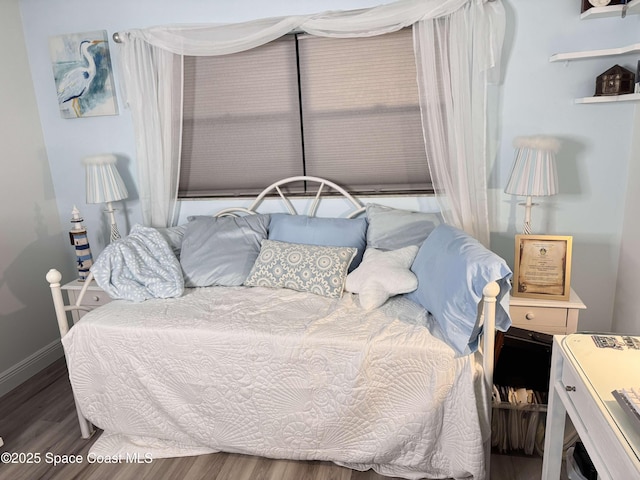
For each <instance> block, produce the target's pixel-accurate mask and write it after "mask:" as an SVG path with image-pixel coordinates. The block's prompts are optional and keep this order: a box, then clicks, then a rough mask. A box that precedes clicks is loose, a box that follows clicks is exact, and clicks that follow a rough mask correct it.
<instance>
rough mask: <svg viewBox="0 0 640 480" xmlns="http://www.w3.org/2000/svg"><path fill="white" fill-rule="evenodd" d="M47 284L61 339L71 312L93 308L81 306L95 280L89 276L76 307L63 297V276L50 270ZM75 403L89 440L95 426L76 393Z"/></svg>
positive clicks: (85, 435)
mask: <svg viewBox="0 0 640 480" xmlns="http://www.w3.org/2000/svg"><path fill="white" fill-rule="evenodd" d="M46 278H47V282H49V287H51V297H52V298H53V308H54V309H55V312H56V319H57V320H58V328H59V329H60V338H62V337H64V336H65V335H66V334H67V332H68V331H69V328H70V325H69V318H68V316H67V312H71V311H73V310H78V311H89V310H91V309H92V307H88V306H83V305H81V303H82V299H83V298H84V294H85V291H86V288H87V287H88V285H89V283H90V282H91V279H92V278H93V276H92V274H89V276H88V278H87V282H86V284H85V286H84V287H83V288H82V290H81V291H80V295H79V296H78V301H77V302H76V303H75V304H74V305H65V302H64V297H63V295H62V286H61V284H60V282H61V281H62V274H61V273H60V272H59V271H58V270H55V269H51V270H49V272H47V276H46ZM73 401H74V402H75V405H76V412H77V414H78V423H79V424H80V433H81V434H82V438H89V437H91V435H92V434H93V431H94V430H93V425H91V423H90V422H89V421H88V420H87V419H86V418H84V416H83V415H82V413H81V412H80V409H79V408H78V402H77V400H76V398H75V393H74V395H73Z"/></svg>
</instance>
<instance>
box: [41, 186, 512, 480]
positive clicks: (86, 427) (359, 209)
mask: <svg viewBox="0 0 640 480" xmlns="http://www.w3.org/2000/svg"><path fill="white" fill-rule="evenodd" d="M301 181H303V182H310V183H317V184H318V188H317V191H316V193H315V195H314V196H313V200H312V202H311V205H310V206H309V208H308V209H307V211H306V212H305V213H304V214H305V215H308V216H310V217H313V216H315V215H316V213H317V211H318V206H319V204H320V201H321V200H322V198H323V197H322V196H323V194H324V193H325V191H326V190H325V187H328V188H329V189H331V190H334V191H335V192H337V193H339V194H341V195H342V196H343V197H344V198H345V199H346V200H347V201H348V202H349V203H350V204H351V207H352V208H353V210H352V211H351V212H350V213H348V214H347V215H346V218H354V217H356V216H358V215H360V214H362V213H363V212H364V211H365V206H364V205H362V203H360V202H359V201H358V200H356V199H355V198H354V197H353V196H352V195H351V194H349V193H348V192H347V191H346V190H345V189H343V188H342V187H340V186H339V185H337V184H335V183H333V182H331V181H329V180H325V179H322V178H319V177H311V176H297V177H290V178H285V179H283V180H280V181H278V182H275V183H273V184H271V185H269V186H268V187H267V188H265V189H264V190H263V191H262V192H261V193H260V194H259V195H258V196H257V197H256V199H255V200H254V201H253V202H252V203H251V205H250V206H249V207H247V208H244V207H231V208H227V209H224V210H220V211H219V212H217V213H216V214H215V216H218V217H219V216H225V215H233V216H237V215H238V214H245V215H254V214H256V213H258V212H257V209H258V207H259V206H260V205H261V204H262V202H263V200H264V199H265V198H266V197H267V196H268V195H270V194H273V191H275V192H276V193H277V194H278V196H279V197H280V199H281V201H282V202H283V203H284V205H285V207H286V209H287V211H288V212H289V213H290V214H291V215H298V214H299V213H298V212H297V211H296V209H295V207H294V206H293V204H292V203H291V201H290V200H289V198H287V196H286V194H285V193H284V192H283V191H282V189H281V188H280V187H282V186H283V185H286V184H288V183H294V182H301ZM46 279H47V282H49V286H50V287H51V295H52V297H53V305H54V309H55V313H56V319H57V321H58V328H59V329H60V337H61V338H62V337H64V336H65V335H66V334H67V332H68V331H69V329H70V328H71V326H70V325H69V319H68V316H67V313H68V312H72V311H83V312H87V311H90V310H93V308H95V307H94V306H87V305H83V304H82V301H83V299H84V296H85V293H86V292H87V289H88V287H89V285H90V283H91V280H92V279H93V274H92V273H90V274H89V276H88V277H87V280H86V281H85V284H84V285H83V287H82V289H81V291H80V294H79V295H78V297H77V300H76V302H75V303H74V304H73V305H66V304H65V301H64V297H63V295H62V287H61V281H62V274H61V273H60V272H59V271H58V270H56V269H51V270H49V272H48V273H47V275H46ZM499 293H500V287H499V285H498V284H497V283H496V282H490V283H489V284H487V285H486V286H485V287H484V289H483V291H482V294H483V300H482V309H481V313H480V317H481V318H480V321H481V322H483V335H482V337H483V340H482V344H481V352H482V359H483V361H482V366H483V372H484V383H485V385H484V387H485V392H486V394H487V397H488V398H486V399H485V400H486V405H487V410H488V411H487V412H486V414H487V417H486V418H487V419H488V421H489V425H490V424H491V414H492V407H491V392H492V388H493V369H494V348H495V315H496V302H497V296H498V294H499ZM487 333H489V334H487ZM74 401H75V402H76V412H77V415H78V422H79V424H80V432H81V434H82V438H89V437H91V435H92V434H93V426H92V425H91V424H90V422H89V421H88V420H87V419H86V418H84V416H83V415H82V413H81V412H80V409H79V408H78V402H77V401H76V400H75V394H74ZM490 458H491V435H489V438H487V440H486V441H485V471H486V478H489V466H490Z"/></svg>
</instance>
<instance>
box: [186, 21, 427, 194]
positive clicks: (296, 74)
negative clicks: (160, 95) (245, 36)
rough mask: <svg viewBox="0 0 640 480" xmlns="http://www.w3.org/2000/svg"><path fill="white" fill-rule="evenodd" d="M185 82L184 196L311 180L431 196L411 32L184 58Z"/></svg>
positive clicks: (293, 39)
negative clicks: (311, 177)
mask: <svg viewBox="0 0 640 480" xmlns="http://www.w3.org/2000/svg"><path fill="white" fill-rule="evenodd" d="M184 78H185V80H184V114H183V115H184V117H183V142H182V158H181V172H180V188H179V196H180V197H204V196H233V195H254V194H255V193H257V192H260V191H262V189H263V188H264V187H265V186H267V185H269V184H270V183H272V182H275V181H277V180H280V179H282V178H285V177H289V176H295V175H305V174H306V175H314V176H319V177H323V178H327V179H329V180H332V181H334V182H336V183H338V184H340V185H342V186H345V187H346V188H347V189H348V190H350V191H353V192H358V193H367V192H416V191H420V192H425V191H431V183H430V179H429V172H428V167H427V163H426V155H425V149H424V140H423V136H422V126H421V120H420V108H419V105H418V91H417V86H416V69H415V63H414V56H413V41H412V34H411V29H405V30H402V31H400V32H396V33H392V34H387V35H382V36H376V37H369V38H353V39H332V38H323V37H312V36H309V35H299V36H295V35H287V36H285V37H284V38H282V39H279V40H277V41H274V42H271V43H269V44H267V45H263V46H261V47H258V48H255V49H253V50H249V51H246V52H242V53H237V54H232V55H224V56H217V57H185V73H184Z"/></svg>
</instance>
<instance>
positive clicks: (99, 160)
mask: <svg viewBox="0 0 640 480" xmlns="http://www.w3.org/2000/svg"><path fill="white" fill-rule="evenodd" d="M116 162H117V158H116V156H115V155H110V154H105V155H94V156H92V157H86V158H84V159H83V160H82V163H83V164H84V166H85V169H86V184H87V203H107V202H116V201H118V200H122V199H124V198H127V197H128V196H129V192H127V187H126V186H125V185H124V182H123V181H122V177H121V176H120V174H119V173H118V169H117V168H116Z"/></svg>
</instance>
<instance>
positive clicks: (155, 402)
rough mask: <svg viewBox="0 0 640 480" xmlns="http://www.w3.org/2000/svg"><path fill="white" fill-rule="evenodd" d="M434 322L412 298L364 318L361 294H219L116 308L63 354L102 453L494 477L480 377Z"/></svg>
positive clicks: (89, 321)
mask: <svg viewBox="0 0 640 480" xmlns="http://www.w3.org/2000/svg"><path fill="white" fill-rule="evenodd" d="M427 322H428V319H427V317H426V314H425V312H424V310H422V309H420V308H419V307H417V305H415V304H413V303H412V302H410V301H408V300H404V299H395V300H391V301H390V302H388V303H387V304H386V305H385V306H384V307H382V308H381V309H378V310H374V311H372V312H365V311H364V310H362V309H361V308H360V307H359V306H358V304H357V302H355V301H354V297H352V296H350V295H349V294H346V295H345V296H344V297H343V298H342V299H340V300H334V299H328V298H324V297H320V296H317V295H313V294H307V293H300V292H294V291H290V290H273V289H265V288H247V287H210V288H201V289H186V290H185V295H184V296H182V297H180V298H172V299H164V300H159V299H152V300H148V301H146V302H143V303H137V304H136V303H131V302H127V301H123V300H117V301H113V302H111V303H109V304H107V305H105V306H103V307H101V308H99V309H97V310H94V311H92V312H90V313H89V314H87V315H86V316H85V317H84V318H83V319H82V320H81V321H80V322H79V323H78V324H76V325H75V326H74V327H73V328H72V329H71V331H70V332H69V334H68V335H66V336H65V337H64V338H63V344H64V348H65V352H66V355H67V361H68V364H69V374H70V378H71V382H72V385H73V388H74V392H75V395H76V397H77V402H78V404H79V406H80V409H81V411H82V412H83V414H84V415H85V416H86V417H87V418H88V419H89V420H90V421H91V422H93V423H94V424H95V425H96V426H98V427H100V428H102V429H104V430H105V434H103V435H102V436H101V438H100V439H99V440H98V442H97V443H96V444H95V445H94V447H93V451H94V453H97V454H103V455H115V454H124V453H127V452H128V451H132V450H137V451H138V452H141V453H152V454H153V455H154V456H156V457H162V456H182V455H194V454H202V453H207V452H214V451H227V452H238V453H246V454H253V455H260V456H265V457H272V458H289V459H316V460H330V461H334V462H336V463H339V464H341V465H345V466H348V467H351V468H354V469H358V470H366V469H369V468H373V469H375V470H376V471H378V472H379V473H381V474H385V475H394V476H402V477H405V478H423V477H430V478H446V477H454V478H469V477H473V478H484V451H483V438H484V436H485V435H484V434H485V433H486V432H487V430H486V428H485V425H486V423H485V422H486V418H484V414H482V413H480V414H479V413H478V408H477V407H476V403H477V402H476V400H477V398H481V395H479V394H478V393H477V392H476V390H478V389H479V388H480V387H479V386H478V385H479V384H480V383H481V382H480V381H479V377H480V373H481V372H480V368H479V367H478V366H477V364H476V362H475V361H474V358H473V357H463V358H455V357H454V352H453V350H452V349H451V348H450V347H448V346H447V345H446V344H444V343H443V342H442V341H440V340H438V339H437V338H435V337H434V336H432V335H431V334H430V333H429V331H428V329H427V328H425V325H426V324H427ZM480 404H482V401H480ZM480 411H482V409H480Z"/></svg>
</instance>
